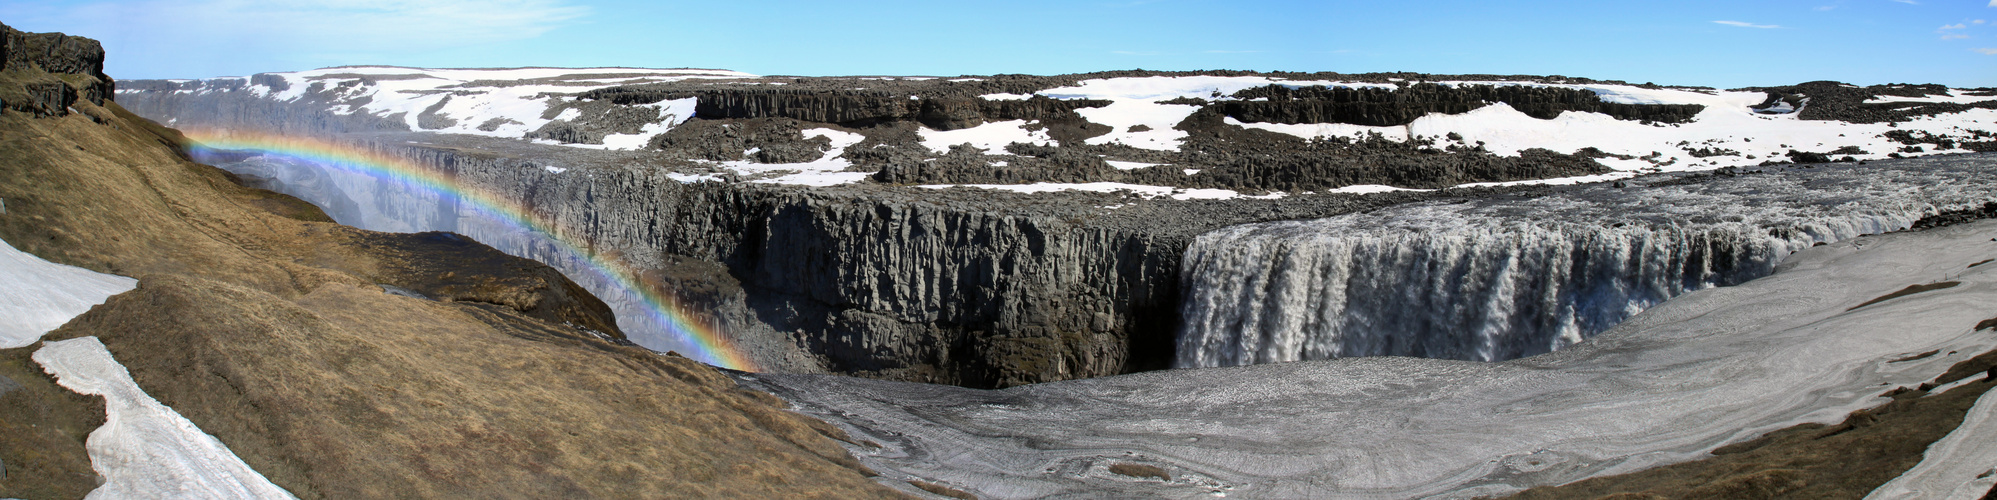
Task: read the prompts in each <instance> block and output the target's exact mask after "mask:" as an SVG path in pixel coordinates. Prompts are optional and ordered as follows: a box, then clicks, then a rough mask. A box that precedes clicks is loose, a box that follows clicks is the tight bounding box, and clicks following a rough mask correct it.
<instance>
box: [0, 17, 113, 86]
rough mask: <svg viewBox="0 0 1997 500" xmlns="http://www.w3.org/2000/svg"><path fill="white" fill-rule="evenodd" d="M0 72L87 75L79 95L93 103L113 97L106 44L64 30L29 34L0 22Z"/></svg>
mask: <svg viewBox="0 0 1997 500" xmlns="http://www.w3.org/2000/svg"><path fill="white" fill-rule="evenodd" d="M0 53H4V54H5V60H4V61H0V71H7V70H27V69H29V68H34V69H39V70H40V71H44V72H48V73H56V74H67V75H82V76H88V77H90V78H91V79H93V80H94V81H91V82H89V83H88V84H86V85H81V86H80V87H81V88H80V89H79V90H80V91H81V94H82V95H80V96H78V97H80V98H82V99H85V100H89V101H90V102H91V103H94V104H100V105H101V104H104V100H105V99H110V98H111V95H112V92H113V90H115V88H116V84H115V83H113V82H112V81H111V77H110V76H109V75H105V74H104V46H103V45H101V44H99V43H97V41H96V40H92V39H89V38H84V37H80V36H68V35H64V34H62V33H27V32H23V31H20V30H16V29H14V28H12V27H8V26H7V25H4V24H0Z"/></svg>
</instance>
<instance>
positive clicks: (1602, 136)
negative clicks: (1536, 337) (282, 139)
mask: <svg viewBox="0 0 1997 500" xmlns="http://www.w3.org/2000/svg"><path fill="white" fill-rule="evenodd" d="M1319 76H1322V77H1296V78H1288V77H1282V76H1216V75H1201V74H1190V75H1185V74H1161V75H1152V76H1106V77H1093V78H1091V77H1088V76H1087V75H1083V76H1073V77H1065V78H1048V79H1044V81H1043V80H1034V81H1031V82H1011V81H1009V80H991V79H981V78H973V79H953V80H941V79H927V78H919V77H910V78H818V79H799V78H790V77H781V78H779V77H759V76H756V75H750V74H745V73H739V72H732V71H722V70H647V69H630V68H587V69H562V68H523V69H419V68H400V67H341V68H327V69H318V70H310V71H299V72H286V73H261V74H257V75H254V76H251V77H235V78H214V79H205V80H143V81H137V82H134V83H132V84H129V85H125V86H123V87H121V88H120V90H119V91H118V96H119V99H120V100H121V102H127V103H128V106H131V107H133V108H134V109H137V110H140V111H141V112H142V113H145V114H149V115H152V116H155V117H158V118H162V119H163V121H164V122H165V123H167V124H169V125H177V126H184V127H193V128H196V129H202V128H211V127H212V128H224V129H226V128H230V127H232V126H235V127H249V128H265V129H268V128H271V127H274V128H277V129H281V130H283V129H289V130H291V132H288V133H294V134H304V135H311V134H314V133H321V132H325V131H323V130H320V131H315V130H308V129H311V128H314V127H321V128H323V127H326V125H325V123H327V122H340V120H351V119H354V118H356V117H365V118H367V120H363V121H359V122H354V123H353V124H348V125H343V126H341V127H335V128H336V129H337V130H335V131H338V132H353V131H361V130H408V131H425V132H434V133H445V134H466V135H475V136H484V137H495V138H509V139H514V140H524V141H532V142H536V143H542V144H557V145H564V146H570V147H578V148H590V149H610V150H648V149H658V148H660V147H662V141H664V142H667V143H670V142H672V141H665V139H666V138H668V137H669V136H673V133H672V132H673V130H674V129H676V128H678V127H679V126H680V125H682V124H684V123H686V122H687V121H688V120H690V119H694V118H705V119H730V118H735V119H740V118H755V117H771V118H796V119H799V120H801V121H803V122H805V125H804V126H805V127H806V128H810V127H813V126H816V127H817V128H815V129H809V130H803V133H802V135H801V136H800V137H799V139H801V140H806V141H809V140H812V139H813V138H815V137H826V138H828V139H829V144H826V145H824V146H819V148H820V151H822V152H823V153H824V154H823V159H821V160H812V161H805V162H789V161H782V160H776V161H770V162H769V163H762V160H756V161H750V160H734V159H729V158H730V157H731V156H740V157H744V158H753V157H756V156H757V152H758V151H759V150H760V149H761V148H760V147H758V146H755V145H743V144H741V143H740V142H739V141H737V142H736V144H737V146H736V147H737V148H738V149H737V150H739V151H742V153H743V154H742V155H730V154H725V153H723V154H721V155H720V156H715V154H716V153H715V152H713V151H711V150H708V152H703V153H701V154H699V155H697V156H698V157H693V158H679V159H683V160H691V161H695V162H704V163H703V164H704V165H706V167H707V168H708V169H711V170H714V171H718V172H730V173H732V174H734V175H736V176H740V177H742V178H744V179H752V180H755V181H756V182H771V183H782V184H796V185H804V186H824V185H831V184H847V183H856V182H866V181H867V180H868V179H869V177H870V176H868V175H864V174H867V173H872V172H875V171H877V170H879V169H880V165H879V164H878V162H879V161H881V160H882V159H885V158H889V157H890V156H891V155H890V156H882V155H881V153H880V152H879V151H877V150H876V149H877V148H880V147H882V146H884V145H889V144H897V145H898V144H901V143H900V142H898V141H909V142H908V143H907V144H909V145H911V146H913V147H914V148H915V149H914V152H913V153H910V154H915V155H918V156H923V155H926V156H928V159H929V160H933V159H935V158H936V157H937V156H947V155H949V154H950V153H951V151H952V147H954V146H960V145H962V146H967V147H970V148H972V149H973V150H975V151H979V152H981V154H983V155H986V157H985V158H983V159H982V160H981V161H980V162H978V163H977V164H978V165H990V166H992V167H995V168H1008V167H1009V168H1014V169H1017V168H1020V166H1019V165H1018V164H1017V163H1018V162H1017V161H1016V160H1011V159H1010V156H1011V155H1012V154H1013V153H1012V150H1009V149H1008V148H1009V147H1012V146H1014V145H1018V146H1023V147H1028V148H1034V147H1039V148H1047V147H1059V148H1071V149H1076V150H1079V151H1086V154H1087V155H1090V156H1094V157H1098V158H1102V159H1104V160H1107V161H1108V162H1110V163H1109V164H1110V165H1112V166H1114V167H1115V169H1117V170H1132V169H1140V168H1144V167H1148V166H1163V167H1168V168H1170V169H1171V171H1172V172H1180V171H1184V172H1186V174H1185V177H1186V178H1187V180H1175V181H1173V182H1171V183H1161V182H1157V181H1156V179H1159V177H1158V176H1155V175H1154V176H1152V177H1149V179H1153V180H1152V181H1150V182H1146V181H1143V180H1138V178H1136V177H1133V176H1130V175H1124V176H1122V177H1129V178H1131V179H1132V181H1133V182H1122V183H1117V184H1119V185H1115V186H1111V185H1108V184H1104V182H1072V181H1063V180H1059V179H1046V180H1040V181H1038V182H927V183H924V184H929V185H931V186H932V187H943V186H955V185H964V186H972V187H976V188H982V189H996V190H1012V191H1018V192H1028V193H1031V192H1045V191H1048V190H1056V189H1062V190H1085V191H1086V190H1103V189H1117V190H1126V191H1128V192H1132V193H1137V194H1139V195H1142V196H1147V197H1157V196H1162V195H1160V194H1157V191H1158V189H1160V188H1173V187H1177V188H1188V187H1206V188H1209V189H1217V190H1218V191H1216V194H1210V195H1203V196H1198V198H1201V199H1212V198H1214V197H1215V196H1227V197H1232V196H1244V195H1253V194H1260V192H1261V191H1264V190H1275V191H1285V190H1284V189H1280V188H1281V187H1282V186H1269V185H1263V184H1267V183H1266V182H1247V185H1244V186H1239V187H1237V186H1235V185H1229V184H1241V183H1242V182H1243V181H1240V180H1238V179H1235V180H1209V181H1198V179H1200V177H1199V175H1200V174H1199V172H1202V171H1207V172H1208V173H1207V175H1216V174H1220V173H1221V171H1214V170H1212V168H1213V167H1215V166H1217V165H1214V164H1212V163H1214V162H1223V163H1225V162H1233V161H1238V160H1231V159H1228V158H1232V157H1215V156H1212V153H1213V150H1214V147H1215V143H1213V142H1212V141H1211V140H1209V139H1206V138H1199V137H1195V136H1200V135H1202V134H1211V133H1212V132H1210V130H1213V129H1216V128H1219V129H1231V130H1236V131H1262V132H1269V133H1273V134H1278V135H1280V136H1282V137H1290V138H1293V139H1296V140H1301V141H1323V140H1339V141H1358V142H1364V141H1367V140H1383V141H1390V142H1394V143H1401V144H1405V145H1406V146H1407V147H1408V148H1409V150H1410V151H1439V150H1443V149H1449V148H1461V152H1466V153H1467V152H1476V153H1478V154H1486V155H1492V156H1493V157H1495V158H1511V159H1521V158H1525V157H1523V156H1522V155H1524V154H1525V153H1526V152H1527V151H1533V150H1545V151H1550V152H1552V153H1557V154H1563V155H1581V156H1583V157H1585V158H1587V159H1588V161H1592V162H1593V163H1594V164H1597V165H1599V167H1597V168H1599V170H1595V171H1572V170H1571V169H1570V170H1555V171H1548V172H1546V173H1544V174H1529V175H1524V176H1522V177H1521V176H1518V175H1508V176H1506V177H1504V178H1491V179H1479V178H1475V177H1471V178H1457V177H1450V178H1441V179H1434V180H1427V181H1422V182H1412V183H1410V182H1407V181H1405V180H1403V181H1400V182H1398V183H1397V182H1393V181H1389V182H1375V181H1371V180H1368V179H1359V180H1355V181H1351V182H1347V183H1336V182H1334V183H1332V184H1333V185H1323V186H1319V185H1317V184H1321V183H1317V184H1312V186H1311V187H1310V188H1309V189H1308V190H1309V191H1313V192H1316V191H1326V192H1339V189H1340V188H1344V187H1345V186H1348V185H1362V184H1387V185H1397V186H1398V187H1404V188H1405V187H1431V186H1432V187H1444V186H1452V185H1491V184H1501V183H1511V184H1516V183H1554V184H1560V183H1572V182H1576V181H1585V182H1593V181H1603V180H1615V179H1620V178H1627V177H1630V176H1634V175H1639V174H1643V173H1654V172H1673V171H1696V170H1709V169H1715V168H1722V167H1738V166H1751V165H1759V164H1762V163H1765V162H1770V161H1788V160H1790V159H1792V152H1803V153H1815V154H1820V155H1825V156H1823V157H1824V158H1826V159H1840V158H1845V157H1849V158H1851V159H1854V160H1873V159H1882V158H1887V157H1889V156H1893V157H1899V156H1920V155H1928V154H1940V153H1961V152H1969V151H1981V150H1987V149H1997V148H1990V147H1987V146H1983V145H1981V144H1984V143H1987V142H1989V141H1990V140H1991V139H1993V138H1994V137H1993V136H1992V135H1991V133H1992V131H1997V109H1992V108H1993V107H1997V95H1986V94H1990V93H1989V92H1984V91H1976V90H1965V89H1946V88H1939V87H1936V88H1932V89H1930V88H1926V87H1921V88H1912V87H1906V88H1903V87H1890V88H1888V87H1880V88H1871V87H1868V88H1859V87H1850V86H1846V87H1838V88H1835V89H1830V90H1835V91H1840V92H1845V91H1849V92H1857V93H1858V94H1859V95H1861V96H1862V97H1864V98H1863V99H1857V98H1854V97H1850V96H1842V95H1840V96H1837V97H1828V96H1826V97H1811V96H1808V95H1804V94H1795V95H1789V94H1784V92H1788V91H1789V89H1787V88H1776V89H1741V90H1717V89H1706V88H1685V87H1658V86H1654V85H1631V84H1625V83H1621V82H1595V81H1588V80H1581V81H1580V82H1581V83H1577V82H1575V81H1573V80H1567V79H1559V78H1552V77H1549V78H1539V79H1502V80H1501V79H1490V78H1485V77H1474V76H1473V77H1447V76H1436V77H1433V79H1428V80H1423V81H1421V82H1419V83H1414V82H1410V81H1407V80H1405V79H1399V78H1395V79H1380V78H1376V77H1371V76H1366V75H1353V76H1352V77H1347V78H1340V77H1337V75H1319ZM1847 87H1848V88H1847ZM1272 88H1274V89H1288V90H1287V91H1286V92H1288V93H1282V91H1276V94H1275V95H1277V96H1278V97H1279V98H1278V99H1275V100H1272V99H1271V98H1270V97H1267V96H1266V95H1265V94H1271V92H1272V91H1270V90H1268V89H1272ZM1797 88H1799V89H1800V88H1803V87H1797ZM1810 88H1811V89H1819V90H1821V89H1822V88H1821V87H1810ZM995 89H1013V90H1015V91H1008V92H992V91H991V90H995ZM1491 89H1497V90H1491ZM1506 89H1511V90H1506ZM1518 89H1527V91H1526V92H1525V93H1524V94H1523V95H1528V96H1533V97H1530V98H1527V97H1516V95H1519V94H1520V92H1519V91H1518ZM1854 89H1855V90H1854ZM1340 92H1345V93H1343V94H1341V93H1340ZM1452 92H1454V93H1457V94H1451V93H1452ZM1493 92H1495V93H1496V94H1493V95H1499V96H1502V95H1514V96H1515V97H1512V98H1514V99H1527V100H1522V101H1520V102H1518V103H1510V102H1502V101H1490V100H1481V101H1480V100H1478V99H1493V98H1498V97H1491V96H1485V97H1474V95H1483V94H1492V93H1493ZM1532 92H1538V93H1539V94H1533V93H1532ZM1292 94H1294V96H1292ZM1402 94H1408V95H1407V96H1406V97H1388V98H1383V97H1381V96H1400V95H1402ZM1458 94H1462V95H1458ZM1541 94H1545V95H1541ZM1875 94H1877V95H1875ZM1466 95H1472V96H1473V97H1464V96H1466ZM903 96H906V97H903ZM1243 96H1257V97H1243ZM1314 96H1329V97H1314ZM1547 96H1551V97H1547ZM1577 96H1578V97H1577ZM1797 96H1801V97H1797ZM214 99H230V100H232V101H230V102H242V101H250V102H258V103H263V104H267V105H272V106H276V107H279V108H285V109H291V111H286V112H285V113H289V114H292V115H299V116H301V117H299V118H294V119H291V122H296V123H290V122H284V121H283V120H280V123H216V122H218V121H222V122H226V121H229V120H233V119H234V118H228V117H215V116H209V115H210V114H211V113H210V111H209V110H208V107H210V106H218V105H219V104H216V103H215V102H211V101H213V100H214ZM1383 99H1384V100H1383ZM1423 99H1442V100H1443V101H1438V102H1440V103H1441V104H1437V102H1428V103H1423V102H1422V100H1423ZM1464 99H1468V100H1467V101H1463V102H1457V101H1459V100H1464ZM1563 99H1564V101H1563ZM1813 99H1814V100H1816V102H1817V104H1813V103H1812V100H1813ZM1837 99H1843V100H1837ZM1353 100H1357V101H1353ZM1374 100H1378V101H1379V103H1380V104H1377V106H1387V107H1392V106H1406V105H1407V103H1415V104H1414V106H1415V107H1412V108H1405V107H1403V108H1394V109H1392V110H1391V111H1384V112H1380V113H1385V114H1374V112H1372V111H1354V109H1360V110H1363V109H1367V108H1365V106H1373V105H1376V104H1375V103H1374ZM1043 101H1045V102H1058V103H1065V104H1059V105H1048V104H1041V103H1042V102H1043ZM1548 101H1551V102H1552V104H1548ZM1570 101H1571V102H1570ZM1846 101H1850V102H1846ZM217 102H219V101H217ZM703 103H704V104H703ZM967 103H968V104H967ZM1826 103H1829V104H1826ZM1239 105H1258V106H1260V107H1257V108H1254V109H1250V110H1243V109H1239V108H1238V106H1239ZM222 106H224V107H226V106H227V105H222ZM1008 106H1011V107H1008ZM1035 106H1038V107H1041V108H1047V107H1048V106H1054V107H1062V106H1065V107H1066V108H1071V109H1072V110H1071V111H1058V112H1047V111H1046V110H1040V111H1034V112H1028V111H1022V109H1028V108H1033V107H1035ZM1230 106H1235V107H1230ZM1270 106H1274V107H1276V108H1285V107H1288V108H1294V109H1292V110H1291V111H1287V112H1282V113H1276V114H1274V115H1269V116H1264V115H1265V114H1266V113H1265V112H1266V111H1268V109H1269V107H1270ZM1354 106H1358V107H1356V108H1355V107H1354ZM1549 106H1550V107H1549ZM1605 106H1606V107H1605ZM1812 106H1833V107H1835V108H1836V109H1837V110H1839V111H1838V112H1836V113H1830V112H1825V113H1828V114H1824V115H1823V116H1815V117H1812V114H1814V113H1818V112H1819V111H1820V110H1814V109H1812ZM287 107H288V108H287ZM971 108H976V109H982V110H983V111H973V110H971ZM1015 108H1018V109H1015ZM1854 108H1863V109H1865V110H1871V111H1867V112H1873V111H1877V112H1878V113H1887V114H1891V113H1901V115H1895V117H1894V118H1891V119H1873V118H1868V119H1855V118H1848V117H1845V116H1846V115H1849V114H1850V113H1846V112H1845V111H1844V110H1848V109H1854ZM300 109H309V110H311V112H310V113H303V112H300V111H297V110H300ZM1033 109H1038V108H1033ZM1049 109H1052V108H1049ZM1423 109H1429V110H1430V111H1422V110H1423ZM1522 109H1525V110H1534V111H1532V112H1530V113H1529V112H1525V111H1522ZM1589 109H1598V111H1589ZM1657 109H1667V111H1654V110H1657ZM1297 110H1301V111H1297ZM1441 110H1446V111H1450V112H1444V111H1441ZM1563 110H1564V111H1563ZM1629 110H1636V111H1629ZM1645 110H1653V111H1645ZM1692 110H1696V112H1693V111H1692ZM967 113H969V114H967ZM980 113H981V114H980ZM1549 113H1550V115H1549ZM1206 114H1216V115H1219V116H1217V118H1218V120H1208V119H1206V118H1202V117H1203V116H1206ZM305 115H310V116H312V118H310V119H307V118H302V116H305ZM1237 115H1239V116H1237ZM1399 115H1406V117H1407V120H1405V121H1404V122H1400V120H1398V119H1393V118H1392V117H1393V116H1399ZM963 116H980V118H975V119H970V120H969V121H968V122H966V121H964V119H963V118H961V117H963ZM1652 116H1656V117H1659V118H1658V119H1656V120H1653V119H1649V118H1645V117H1652ZM1868 116H1869V115H1868ZM182 118H186V120H185V121H182V120H181V119H182ZM895 120H909V121H913V122H916V124H915V126H914V130H913V131H914V132H915V133H914V134H913V135H912V136H907V135H881V137H879V138H875V139H872V140H866V139H865V138H863V137H862V135H865V136H868V137H872V136H874V135H879V134H881V131H878V130H873V129H871V128H870V127H873V126H874V124H878V123H881V122H883V121H895ZM953 120H954V121H953ZM813 122H816V125H814V124H813ZM1370 122H1383V123H1386V122H1395V123H1389V124H1385V125H1376V124H1368V123H1370ZM341 123H345V122H341ZM1070 127H1072V128H1070ZM790 133H796V132H790ZM897 134H899V132H897ZM752 139H753V137H752ZM1196 139H1197V140H1196ZM1241 140H1246V139H1241V138H1238V137H1237V138H1236V139H1223V140H1221V142H1222V143H1240V142H1241ZM1254 140H1255V141H1260V140H1268V139H1267V138H1256V139H1254ZM681 142H684V141H681ZM751 142H752V143H753V142H754V141H753V140H752V141H751ZM1250 142H1254V141H1250ZM863 143H864V144H865V146H864V147H866V148H868V149H867V150H866V151H858V150H854V149H852V147H853V146H855V145H860V144H863ZM717 147H718V146H717ZM1241 147H1244V148H1249V149H1251V150H1254V151H1262V152H1267V148H1266V147H1260V146H1241ZM1256 148H1260V149H1256ZM1452 151H1454V150H1453V149H1452ZM888 161H890V162H893V161H896V160H888ZM921 161H927V160H921ZM1307 161H1321V160H1307ZM1008 163H1013V165H1007V164H1008ZM951 177H952V176H942V177H940V178H939V180H945V179H949V178H951ZM1056 177H1059V176H1056ZM1097 177H1113V176H1104V175H1097ZM1445 177H1447V176H1445ZM683 179H684V180H686V181H711V180H719V179H720V177H717V176H712V175H688V176H685V177H683ZM1114 180H1115V179H1110V178H1102V179H1097V181H1114ZM1121 184H1129V186H1128V187H1126V186H1122V185H1121ZM1196 184H1214V185H1213V186H1204V185H1196ZM1417 184H1418V185H1419V186H1417ZM1029 185H1030V187H1029ZM1244 188H1246V189H1244ZM1287 191H1290V192H1296V191H1297V190H1294V189H1292V190H1287ZM1352 191H1353V190H1352V189H1345V190H1343V191H1342V192H1352ZM1221 192H1225V194H1219V193H1221Z"/></svg>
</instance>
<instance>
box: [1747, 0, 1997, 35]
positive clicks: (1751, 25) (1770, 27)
mask: <svg viewBox="0 0 1997 500" xmlns="http://www.w3.org/2000/svg"><path fill="white" fill-rule="evenodd" d="M1990 1H1993V2H1997V0H1990ZM1713 24H1724V25H1727V26H1733V27H1736V28H1760V29H1774V28H1780V27H1781V26H1777V25H1773V24H1754V23H1749V22H1742V21H1713Z"/></svg>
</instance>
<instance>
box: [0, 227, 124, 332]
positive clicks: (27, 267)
mask: <svg viewBox="0 0 1997 500" xmlns="http://www.w3.org/2000/svg"><path fill="white" fill-rule="evenodd" d="M138 285H139V280H135V279H132V278H127V277H124V276H117V275H110V274H102V273H97V272H93V271H91V270H89V269H84V268H80V267H73V266H65V265H62V264H57V263H54V262H49V261H46V260H42V259H41V258H40V257H36V256H34V255H29V254H28V253H27V252H22V251H20V250H16V249H14V246H13V245H10V244H8V243H7V242H5V241H0V349H12V348H16V347H26V346H28V345H30V344H33V343H35V341H38V340H41V338H42V334H45V333H48V332H49V330H54V329H56V328H57V327H60V326H62V325H63V324H64V323H68V322H69V320H71V319H74V318H76V316H77V315H81V314H83V313H84V312H85V311H89V310H90V308H91V307H92V306H95V305H97V304H102V303H104V299H107V298H110V297H111V296H112V295H117V294H120V293H125V292H126V291H129V290H131V289H133V288H136V287H138Z"/></svg>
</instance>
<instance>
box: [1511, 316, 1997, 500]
mask: <svg viewBox="0 0 1997 500" xmlns="http://www.w3.org/2000/svg"><path fill="white" fill-rule="evenodd" d="M1993 366H1997V352H1992V353H1988V354H1984V355H1982V356H1977V357H1975V358H1971V359H1968V360H1964V361H1962V362H1961V363H1957V364H1956V365H1955V366H1954V367H1952V368H1951V370H1950V371H1949V373H1948V374H1945V375H1943V376H1942V377H1940V378H1939V379H1937V380H1936V381H1935V382H1934V383H1931V384H1930V385H1924V386H1922V388H1902V389H1896V390H1895V391H1894V392H1892V393H1890V394H1892V396H1893V398H1894V400H1893V401H1892V402H1890V403H1886V404H1884V405H1881V406H1878V407H1874V408H1870V409H1865V410H1859V411H1857V412H1853V413H1852V414H1851V415H1850V416H1849V417H1846V418H1845V420H1844V422H1841V423H1838V424H1835V425H1830V426H1825V425H1820V424H1804V425H1799V426H1795V427H1790V428H1787V429H1783V430H1779V431H1775V432H1771V433H1768V434H1767V435H1764V436H1762V437H1760V438H1757V439H1755V440H1752V441H1747V442H1743V443H1737V444H1733V445H1728V446H1724V447H1721V448H1719V449H1717V450H1714V451H1713V455H1714V456H1713V457H1711V458H1707V459H1704V460H1698V461H1693V462H1686V463H1681V464H1675V465H1668V466H1664V467H1658V468H1655V469H1649V470H1644V471H1639V472H1633V473H1629V474H1623V475H1618V476H1609V477H1598V478H1593V479H1587V480H1583V481H1577V482H1573V483H1569V484H1565V485H1561V486H1546V487H1539V488H1533V489H1530V490H1526V491H1524V492H1521V493H1519V494H1518V495H1515V496H1513V497H1512V498H1514V499H1520V500H1551V499H1596V498H1614V499H1626V500H1637V499H1716V500H1717V499H1728V500H1732V499H1774V498H1784V499H1835V498H1851V499H1857V498H1864V497H1865V495H1866V494H1867V493H1870V492H1871V491H1872V490H1873V489H1875V488H1878V487H1879V486H1880V485H1883V484H1886V482H1887V481H1891V480H1893V478H1894V477H1897V476H1899V475H1900V474H1903V473H1905V472H1906V471H1907V470H1908V469H1912V468H1913V467H1914V465H1916V464H1919V463H1920V462H1921V456H1922V454H1923V453H1925V452H1926V451H1927V449H1928V446H1929V445H1931V444H1933V443H1934V442H1935V441H1937V440H1940V439H1941V438H1942V436H1946V435H1948V433H1949V432H1950V431H1953V430H1955V428H1956V427H1958V426H1961V425H1962V419H1963V416H1964V415H1965V414H1966V413H1968V411H1969V408H1970V407H1971V406H1973V405H1975V404H1976V400H1977V398H1978V397H1980V396H1982V395H1983V393H1984V392H1987V391H1989V390H1990V389H1991V388H1992V386H1993V385H1997V384H1993V382H1992V381H1991V380H1990V379H1988V378H1984V379H1982V380H1977V381H1976V382H1971V383H1968V384H1964V385H1961V386H1958V387H1956V388H1954V389H1952V390H1949V391H1948V392H1943V393H1939V394H1930V393H1928V391H1927V389H1928V388H1933V387H1935V386H1937V385H1939V384H1946V383H1949V382H1953V381H1956V380H1961V379H1963V378H1965V377H1970V376H1974V377H1984V375H1983V373H1984V372H1985V371H1986V370H1991V369H1992V367H1993ZM1972 374H1973V375H1972Z"/></svg>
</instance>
